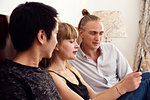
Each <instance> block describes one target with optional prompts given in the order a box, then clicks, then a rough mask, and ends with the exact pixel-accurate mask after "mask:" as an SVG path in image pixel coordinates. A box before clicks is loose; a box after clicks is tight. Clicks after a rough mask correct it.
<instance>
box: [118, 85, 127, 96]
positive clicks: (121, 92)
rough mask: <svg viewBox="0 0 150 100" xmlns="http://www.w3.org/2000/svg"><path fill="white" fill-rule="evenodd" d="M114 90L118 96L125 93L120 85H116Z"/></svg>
mask: <svg viewBox="0 0 150 100" xmlns="http://www.w3.org/2000/svg"><path fill="white" fill-rule="evenodd" d="M116 90H117V92H118V93H119V94H120V96H121V95H124V94H125V93H126V89H125V88H124V87H122V85H121V84H118V85H116Z"/></svg>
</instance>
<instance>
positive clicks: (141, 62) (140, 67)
mask: <svg viewBox="0 0 150 100" xmlns="http://www.w3.org/2000/svg"><path fill="white" fill-rule="evenodd" d="M142 59H143V56H141V58H140V62H139V66H138V69H137V72H139V71H140V68H141V64H142Z"/></svg>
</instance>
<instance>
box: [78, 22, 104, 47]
mask: <svg viewBox="0 0 150 100" xmlns="http://www.w3.org/2000/svg"><path fill="white" fill-rule="evenodd" d="M103 33H104V27H103V24H102V23H100V22H99V21H89V22H87V23H86V25H85V26H84V29H83V30H82V32H81V34H80V36H81V38H82V44H83V45H86V47H88V48H90V49H98V48H99V47H100V44H101V41H102V35H103Z"/></svg>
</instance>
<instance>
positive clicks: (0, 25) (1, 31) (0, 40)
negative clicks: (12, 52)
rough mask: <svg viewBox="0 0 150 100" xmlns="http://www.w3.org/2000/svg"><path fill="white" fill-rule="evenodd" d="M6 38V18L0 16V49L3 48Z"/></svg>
mask: <svg viewBox="0 0 150 100" xmlns="http://www.w3.org/2000/svg"><path fill="white" fill-rule="evenodd" d="M7 37H8V21H7V16H6V15H2V14H0V49H4V48H5V46H6V40H7Z"/></svg>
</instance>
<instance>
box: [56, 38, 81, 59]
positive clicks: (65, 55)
mask: <svg viewBox="0 0 150 100" xmlns="http://www.w3.org/2000/svg"><path fill="white" fill-rule="evenodd" d="M76 40H77V39H64V40H63V41H62V42H61V44H59V43H58V44H57V46H56V47H57V49H58V53H59V55H60V57H61V58H62V59H63V60H73V59H75V58H76V55H77V51H78V47H79V45H78V43H77V41H76Z"/></svg>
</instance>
